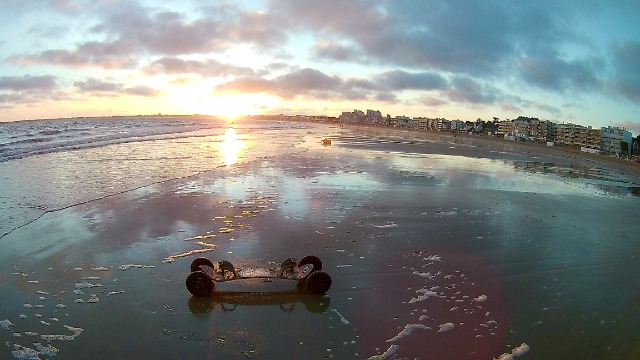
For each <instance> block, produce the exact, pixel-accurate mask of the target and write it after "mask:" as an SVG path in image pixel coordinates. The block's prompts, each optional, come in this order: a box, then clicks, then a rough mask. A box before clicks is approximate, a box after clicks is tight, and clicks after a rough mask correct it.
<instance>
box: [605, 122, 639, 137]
mask: <svg viewBox="0 0 640 360" xmlns="http://www.w3.org/2000/svg"><path fill="white" fill-rule="evenodd" d="M611 126H618V127H622V128H625V129H627V130H629V131H630V132H631V133H632V135H633V137H636V136H638V135H639V134H640V121H630V120H627V121H622V122H619V123H616V124H614V125H611Z"/></svg>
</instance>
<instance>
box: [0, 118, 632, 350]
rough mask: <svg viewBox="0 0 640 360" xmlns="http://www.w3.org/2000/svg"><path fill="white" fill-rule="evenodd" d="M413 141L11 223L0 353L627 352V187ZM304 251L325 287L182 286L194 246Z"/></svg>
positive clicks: (342, 144)
mask: <svg viewBox="0 0 640 360" xmlns="http://www.w3.org/2000/svg"><path fill="white" fill-rule="evenodd" d="M415 136H416V135H415V133H410V134H406V133H394V134H391V136H390V135H389V133H387V132H384V131H382V130H376V129H347V128H337V127H332V128H326V130H317V129H312V130H310V131H309V132H308V133H307V134H306V139H305V140H304V142H302V143H301V144H298V145H297V148H298V149H299V151H292V152H288V153H286V154H283V155H279V154H270V156H268V157H264V158H260V159H256V160H253V161H249V162H244V163H237V164H233V165H229V166H225V167H220V168H215V169H212V170H211V171H209V172H206V173H202V174H199V175H194V176H190V177H187V178H184V179H179V180H175V181H166V182H161V183H157V184H155V185H150V186H146V187H142V188H140V189H137V190H134V191H129V192H124V193H121V194H118V195H114V196H108V197H106V198H103V199H101V200H97V201H91V202H88V203H85V204H81V205H77V206H73V207H70V208H67V209H64V210H60V211H54V212H49V213H46V214H45V215H43V216H42V217H41V218H40V219H38V220H37V221H34V222H33V223H31V224H29V225H28V226H24V227H22V228H19V229H16V230H15V231H13V232H11V233H10V234H9V235H7V236H5V237H4V238H2V239H0V241H1V243H0V244H1V245H2V249H3V251H2V254H1V255H0V290H1V291H2V294H3V300H2V302H1V303H0V320H2V321H3V322H2V323H0V325H2V328H0V335H1V336H2V340H3V342H5V343H6V347H5V348H4V349H3V351H2V352H0V358H11V355H10V354H11V352H12V351H24V352H25V353H28V352H29V351H28V350H26V349H32V350H33V351H38V352H39V353H40V357H41V358H46V356H47V355H46V354H47V353H49V354H53V355H56V354H57V356H58V357H59V358H92V359H103V358H104V359H112V358H126V359H134V358H176V357H184V358H206V359H214V358H216V359H220V358H223V359H243V358H254V359H273V358H284V359H298V358H308V359H325V358H335V359H367V358H370V357H371V358H386V359H392V358H420V359H431V358H434V359H492V358H497V357H499V356H500V355H501V354H503V353H511V352H512V351H516V350H514V349H516V348H518V347H519V346H520V345H521V344H523V343H526V344H527V345H528V347H530V351H529V352H528V353H526V354H523V355H522V356H523V358H527V359H567V358H599V359H633V358H637V356H638V355H639V354H640V335H638V334H640V321H639V320H640V318H639V315H638V314H640V312H639V311H638V310H639V309H638V301H637V299H638V298H640V290H639V288H638V287H637V284H636V281H635V279H638V277H639V276H640V269H639V268H638V267H637V265H636V264H637V261H638V257H639V256H640V244H639V243H638V242H637V241H636V240H637V234H638V230H640V229H639V225H638V222H637V219H638V209H640V206H639V205H640V198H639V197H638V196H634V192H635V191H636V190H637V186H638V184H637V178H636V182H635V183H634V182H633V179H634V177H633V176H634V175H633V174H632V173H624V174H623V173H618V172H616V169H615V168H612V167H608V165H607V166H605V165H603V166H596V167H595V168H594V166H593V164H592V163H591V162H590V160H588V159H587V160H579V161H577V160H576V158H567V157H564V156H565V155H564V154H561V155H558V153H557V152H555V153H551V152H548V151H546V150H540V151H536V150H533V149H529V148H526V149H524V150H523V148H521V147H518V146H516V147H511V146H509V145H505V146H502V145H501V146H491V145H487V144H489V143H482V144H479V143H477V144H474V143H473V142H472V141H471V140H468V139H467V138H456V139H455V140H453V139H451V141H449V140H446V141H443V140H442V139H424V138H421V139H415ZM322 138H331V139H333V141H332V145H331V146H321V145H320V144H319V142H320V139H322ZM426 140H428V141H426ZM581 159H582V158H581ZM310 254H312V255H316V256H318V257H319V258H320V259H322V261H323V264H324V270H325V271H326V272H327V273H329V274H330V275H331V277H332V279H333V285H332V287H331V289H330V290H329V291H328V293H327V294H326V295H324V296H314V295H310V294H307V293H304V292H299V291H297V290H296V285H295V282H290V281H286V280H274V281H272V282H266V281H263V280H251V281H235V282H227V283H218V284H217V290H216V291H217V292H219V293H217V294H214V295H211V296H207V297H203V298H197V297H192V296H191V295H190V294H189V293H188V291H187V289H186V287H185V279H186V276H187V275H188V273H189V264H190V263H191V261H192V260H193V259H194V258H195V257H197V256H207V257H208V258H210V259H211V260H213V261H219V260H223V259H227V260H230V261H233V263H234V264H235V265H236V266H260V265H265V266H267V265H271V266H274V265H275V264H277V263H279V262H280V261H282V260H284V259H286V258H288V257H291V256H292V257H296V258H298V259H299V258H301V257H302V256H304V255H310ZM42 335H45V336H44V337H43V336H42ZM46 335H60V336H54V337H48V336H46ZM34 343H37V344H34ZM52 347H54V348H52ZM54 349H55V350H54ZM518 349H524V347H523V348H518ZM518 355H520V353H519V352H518ZM13 356H14V357H16V356H21V353H18V352H16V353H13ZM25 358H26V357H25Z"/></svg>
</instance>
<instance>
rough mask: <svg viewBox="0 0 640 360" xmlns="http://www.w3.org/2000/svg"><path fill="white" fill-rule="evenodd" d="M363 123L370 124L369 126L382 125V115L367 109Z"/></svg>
mask: <svg viewBox="0 0 640 360" xmlns="http://www.w3.org/2000/svg"><path fill="white" fill-rule="evenodd" d="M365 123H367V124H371V125H381V124H383V121H382V113H381V112H380V111H378V110H369V109H367V115H366V116H365Z"/></svg>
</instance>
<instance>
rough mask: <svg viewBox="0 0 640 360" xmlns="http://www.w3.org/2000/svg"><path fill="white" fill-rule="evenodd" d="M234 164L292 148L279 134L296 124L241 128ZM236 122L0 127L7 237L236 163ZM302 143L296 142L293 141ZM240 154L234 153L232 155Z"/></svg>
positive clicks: (89, 121) (65, 122) (1, 224)
mask: <svg viewBox="0 0 640 360" xmlns="http://www.w3.org/2000/svg"><path fill="white" fill-rule="evenodd" d="M235 127H236V128H238V129H239V130H241V131H242V135H241V137H239V138H237V139H236V138H233V139H231V140H232V141H237V142H241V141H243V140H247V139H251V138H252V136H254V134H255V135H259V136H260V137H261V138H262V139H264V141H263V142H262V143H261V144H259V146H261V147H263V148H264V151H261V152H255V151H253V147H256V146H258V144H256V143H255V142H252V141H244V143H245V144H247V148H245V149H243V151H242V156H238V157H236V158H234V159H233V161H234V162H243V161H251V160H255V158H258V157H268V156H270V155H274V154H275V153H283V152H286V151H289V150H290V149H292V148H291V147H290V146H289V145H290V144H284V145H285V146H284V147H282V146H281V145H283V144H281V141H279V139H280V138H281V136H279V135H277V132H279V131H283V130H285V131H287V132H295V131H300V129H303V128H307V126H303V125H300V124H296V123H284V122H265V121H262V122H251V123H247V122H238V123H236V124H235ZM230 128H233V126H232V125H230V123H229V122H227V121H224V120H218V119H215V118H211V117H197V116H193V117H116V118H82V119H57V120H36V121H21V122H12V123H0V180H1V181H2V191H0V219H2V221H0V236H3V235H5V234H7V232H10V231H11V230H12V229H15V228H16V227H19V226H23V225H24V224H26V223H28V222H30V221H33V220H34V219H37V218H38V217H39V216H41V215H42V214H44V213H45V212H47V211H53V210H59V209H63V208H66V207H69V206H73V205H76V204H80V203H84V202H87V201H92V200H95V199H100V198H104V197H106V196H111V195H114V194H118V193H122V192H125V191H130V190H133V189H136V188H140V187H144V186H148V185H150V184H154V183H158V182H163V181H168V180H172V179H179V178H184V177H188V176H191V175H194V174H198V173H203V172H206V171H208V170H211V169H212V168H215V167H219V166H225V165H227V164H228V162H229V159H228V158H225V156H227V157H228V156H229V154H228V153H227V152H228V147H225V146H221V144H222V145H224V144H225V141H229V139H228V136H227V138H225V136H226V134H227V130H228V129H230ZM292 138H293V139H295V137H292ZM231 155H233V154H231Z"/></svg>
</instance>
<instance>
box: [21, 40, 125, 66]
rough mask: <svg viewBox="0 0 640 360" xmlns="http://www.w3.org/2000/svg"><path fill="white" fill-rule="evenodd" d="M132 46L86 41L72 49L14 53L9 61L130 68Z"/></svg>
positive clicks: (27, 63) (119, 43)
mask: <svg viewBox="0 0 640 360" xmlns="http://www.w3.org/2000/svg"><path fill="white" fill-rule="evenodd" d="M133 52H134V49H133V47H131V46H130V45H128V44H126V43H121V42H114V43H101V42H95V41H92V42H87V43H84V44H82V45H80V46H79V47H78V48H76V49H73V50H65V49H56V50H45V51H42V52H40V53H38V54H32V55H24V54H23V55H14V56H11V57H9V59H8V60H9V61H11V62H13V63H16V64H19V65H23V66H28V65H38V64H54V65H60V66H68V67H88V66H96V67H101V68H105V69H131V68H134V67H136V65H137V63H138V60H137V58H136V57H134V56H131V55H130V54H131V53H133Z"/></svg>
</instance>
